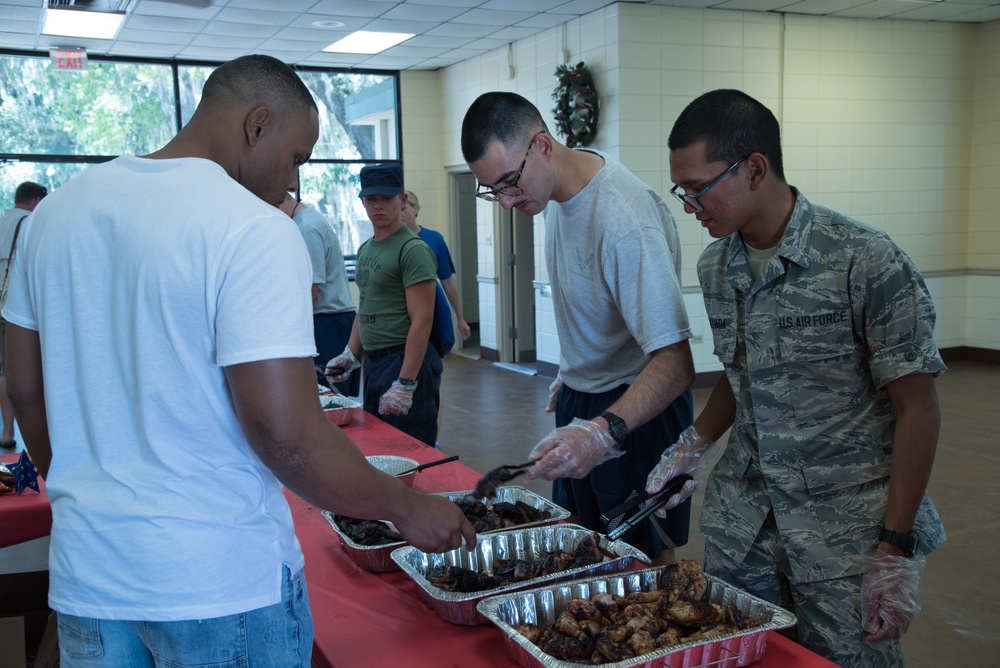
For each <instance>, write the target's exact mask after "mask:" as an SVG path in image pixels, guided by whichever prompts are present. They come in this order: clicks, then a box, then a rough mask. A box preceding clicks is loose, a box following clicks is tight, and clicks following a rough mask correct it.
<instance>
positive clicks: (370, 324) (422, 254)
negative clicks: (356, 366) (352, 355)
mask: <svg viewBox="0 0 1000 668" xmlns="http://www.w3.org/2000/svg"><path fill="white" fill-rule="evenodd" d="M436 279H437V259H436V258H435V257H434V252H433V251H432V250H431V249H430V247H429V246H428V245H427V244H426V243H424V240H423V239H421V238H420V237H418V236H417V235H416V234H414V233H413V232H412V231H411V230H410V228H408V227H406V226H405V225H404V226H403V227H401V228H399V230H398V231H397V232H394V233H393V234H392V235H390V236H388V237H386V238H385V239H382V240H381V241H375V239H374V238H372V239H369V240H368V241H366V242H365V243H363V244H361V247H360V248H359V249H358V265H357V270H356V272H355V276H354V280H355V282H356V283H357V285H358V292H359V299H358V330H359V333H360V335H361V345H362V346H363V347H364V349H365V350H381V349H382V348H389V347H390V346H399V345H402V344H404V343H406V335H407V334H408V333H409V331H410V314H409V313H408V312H407V310H406V288H408V287H409V286H411V285H413V284H414V283H420V282H421V281H432V280H436Z"/></svg>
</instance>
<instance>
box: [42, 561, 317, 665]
mask: <svg viewBox="0 0 1000 668" xmlns="http://www.w3.org/2000/svg"><path fill="white" fill-rule="evenodd" d="M283 571H284V572H283V575H282V588H281V603H276V604H275V605H270V606H267V607H266V608H258V609H257V610H251V611H249V612H242V613H239V614H235V615H229V616H226V617H216V618H214V619H195V620H190V621H179V622H143V621H118V620H107V619H94V618H90V617H74V616H73V615H67V614H64V613H59V615H58V619H59V658H60V665H61V666H62V668H153V667H154V666H155V667H157V668H160V667H169V668H199V667H208V666H211V668H285V667H288V668H291V667H293V666H294V667H296V668H309V666H310V659H311V656H312V644H313V623H312V614H311V613H310V611H309V594H308V593H307V591H306V581H305V576H304V574H303V572H302V571H301V570H300V571H299V572H298V573H296V574H295V575H292V574H291V572H290V571H289V569H288V567H287V566H285V567H284V568H283Z"/></svg>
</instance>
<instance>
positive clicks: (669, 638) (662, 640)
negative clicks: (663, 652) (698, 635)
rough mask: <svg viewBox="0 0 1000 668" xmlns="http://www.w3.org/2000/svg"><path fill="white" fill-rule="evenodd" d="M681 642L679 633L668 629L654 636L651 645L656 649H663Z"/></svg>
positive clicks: (672, 628)
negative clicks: (654, 638)
mask: <svg viewBox="0 0 1000 668" xmlns="http://www.w3.org/2000/svg"><path fill="white" fill-rule="evenodd" d="M680 642H681V632H680V631H678V630H677V629H676V628H674V627H670V628H668V629H667V630H666V631H664V632H663V633H661V634H660V635H658V636H656V640H655V641H654V643H653V645H654V647H655V648H656V649H663V648H664V647H673V646H674V645H678V644H680Z"/></svg>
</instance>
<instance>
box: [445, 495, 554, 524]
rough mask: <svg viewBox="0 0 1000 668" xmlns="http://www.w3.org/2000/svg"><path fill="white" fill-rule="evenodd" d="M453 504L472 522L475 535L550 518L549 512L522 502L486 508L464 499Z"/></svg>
mask: <svg viewBox="0 0 1000 668" xmlns="http://www.w3.org/2000/svg"><path fill="white" fill-rule="evenodd" d="M455 503H456V504H457V505H458V507H459V508H461V509H462V512H463V513H465V516H466V517H467V518H469V521H470V522H472V526H474V527H476V533H485V532H487V531H493V530H495V529H505V528H508V527H514V526H521V525H522V524H531V523H532V522H542V521H544V520H547V519H550V518H551V517H552V513H550V512H549V511H547V510H541V509H539V508H535V507H534V506H531V505H529V504H527V503H525V502H524V501H515V502H514V503H508V502H506V501H498V502H497V503H493V504H491V505H489V506H487V505H486V504H485V503H483V502H482V501H475V500H472V499H468V498H464V499H458V500H456V501H455Z"/></svg>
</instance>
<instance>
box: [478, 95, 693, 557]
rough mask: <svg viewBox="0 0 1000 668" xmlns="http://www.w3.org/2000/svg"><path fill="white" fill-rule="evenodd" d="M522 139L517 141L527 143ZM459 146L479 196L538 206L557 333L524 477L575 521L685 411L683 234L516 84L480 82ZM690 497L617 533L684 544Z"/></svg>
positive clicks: (636, 467)
mask: <svg viewBox="0 0 1000 668" xmlns="http://www.w3.org/2000/svg"><path fill="white" fill-rule="evenodd" d="M525 149H527V150H525ZM462 153H463V156H464V157H465V160H466V162H467V163H468V165H469V168H470V169H471V170H472V173H473V174H475V176H476V178H477V179H478V180H479V184H480V185H479V188H480V192H479V193H477V195H478V196H479V197H481V198H483V199H486V200H488V201H498V202H499V203H500V205H501V206H503V207H504V208H505V209H510V208H517V209H518V210H519V211H521V212H523V213H526V214H528V215H537V214H539V213H542V212H543V211H544V212H545V260H546V266H547V268H548V272H549V280H550V283H551V286H552V303H553V308H554V311H555V319H556V329H557V331H558V334H559V347H560V363H559V376H558V377H557V378H556V380H555V382H554V383H553V384H552V391H551V396H550V401H549V406H548V407H547V411H548V412H553V411H554V412H555V413H556V429H555V430H554V431H552V432H551V433H550V434H549V435H548V436H546V437H545V438H544V439H543V440H542V441H541V442H540V443H539V444H538V445H536V446H535V448H534V450H533V451H532V453H531V458H532V459H535V460H537V461H538V463H537V464H536V465H535V466H534V467H533V468H531V469H529V471H528V473H527V474H526V477H528V478H544V479H547V480H553V481H554V483H553V493H552V498H553V500H554V501H555V502H556V503H558V504H560V505H562V506H564V507H566V508H568V509H569V510H571V511H573V512H574V513H575V514H576V515H577V516H578V518H579V521H580V523H581V524H583V525H584V526H586V527H588V528H590V529H594V530H600V531H604V530H605V526H604V524H603V523H602V522H601V519H600V516H601V515H602V514H603V513H605V512H607V511H608V510H610V509H612V508H613V507H615V506H617V505H619V504H621V503H622V502H624V501H625V500H626V499H627V498H628V497H629V496H630V495H631V494H632V492H641V491H643V490H644V489H645V483H646V478H645V476H646V474H648V473H649V471H650V470H651V469H652V468H653V467H654V466H655V465H656V463H657V462H658V461H659V458H660V455H661V453H662V452H663V450H664V449H665V448H666V447H667V446H668V445H670V444H671V443H673V442H674V441H675V440H676V438H677V436H678V435H679V434H680V433H681V432H682V431H683V430H684V429H686V428H687V427H688V426H689V425H690V424H691V422H692V419H693V415H692V402H691V393H690V392H689V391H688V389H687V388H688V387H689V386H690V385H691V383H692V381H693V380H694V363H693V361H692V359H691V349H690V346H689V345H688V339H689V338H690V337H691V331H690V328H689V326H688V321H687V314H686V312H685V310H684V302H683V298H682V294H681V290H680V243H679V240H678V235H677V228H676V226H675V224H674V221H673V219H672V218H671V216H670V212H669V211H668V209H667V207H666V205H665V204H664V203H663V200H662V199H661V198H660V197H659V195H657V194H656V193H655V192H654V191H653V190H652V188H650V187H649V186H647V185H646V184H644V183H643V182H642V181H640V180H639V179H638V178H637V177H636V176H634V175H633V174H631V173H629V172H628V170H626V169H625V168H624V167H623V166H622V164H621V163H619V162H618V161H617V160H614V159H613V158H611V157H609V156H607V155H604V154H602V153H600V152H597V151H592V150H572V149H569V148H567V147H566V146H563V145H562V144H560V143H559V142H557V141H556V140H555V138H554V137H552V135H550V134H548V130H547V129H546V127H545V123H544V122H543V120H542V117H541V115H540V114H539V113H538V109H537V108H535V106H534V105H532V104H531V103H530V102H528V101H527V100H526V99H524V98H523V97H521V96H519V95H516V94H514V93H499V92H497V93H486V94H484V95H482V96H480V97H479V98H478V99H477V100H476V101H475V102H474V103H473V104H472V107H471V108H470V109H469V111H468V112H467V113H466V116H465V120H464V122H463V125H462ZM689 519H690V505H681V506H678V507H677V508H675V509H674V510H672V511H671V512H670V513H668V514H667V517H666V519H665V520H662V521H660V522H659V523H658V524H654V523H653V522H649V523H643V524H642V525H641V526H640V527H639V528H637V529H633V530H632V531H630V532H628V533H626V534H625V536H624V540H626V541H628V542H630V543H631V544H633V545H636V546H638V547H640V548H641V549H643V550H644V551H645V552H647V554H649V556H650V557H652V558H654V559H655V560H656V561H657V562H664V563H665V562H667V561H672V560H673V552H672V548H673V547H674V546H680V545H683V544H684V543H685V542H687V534H688V524H689Z"/></svg>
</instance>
